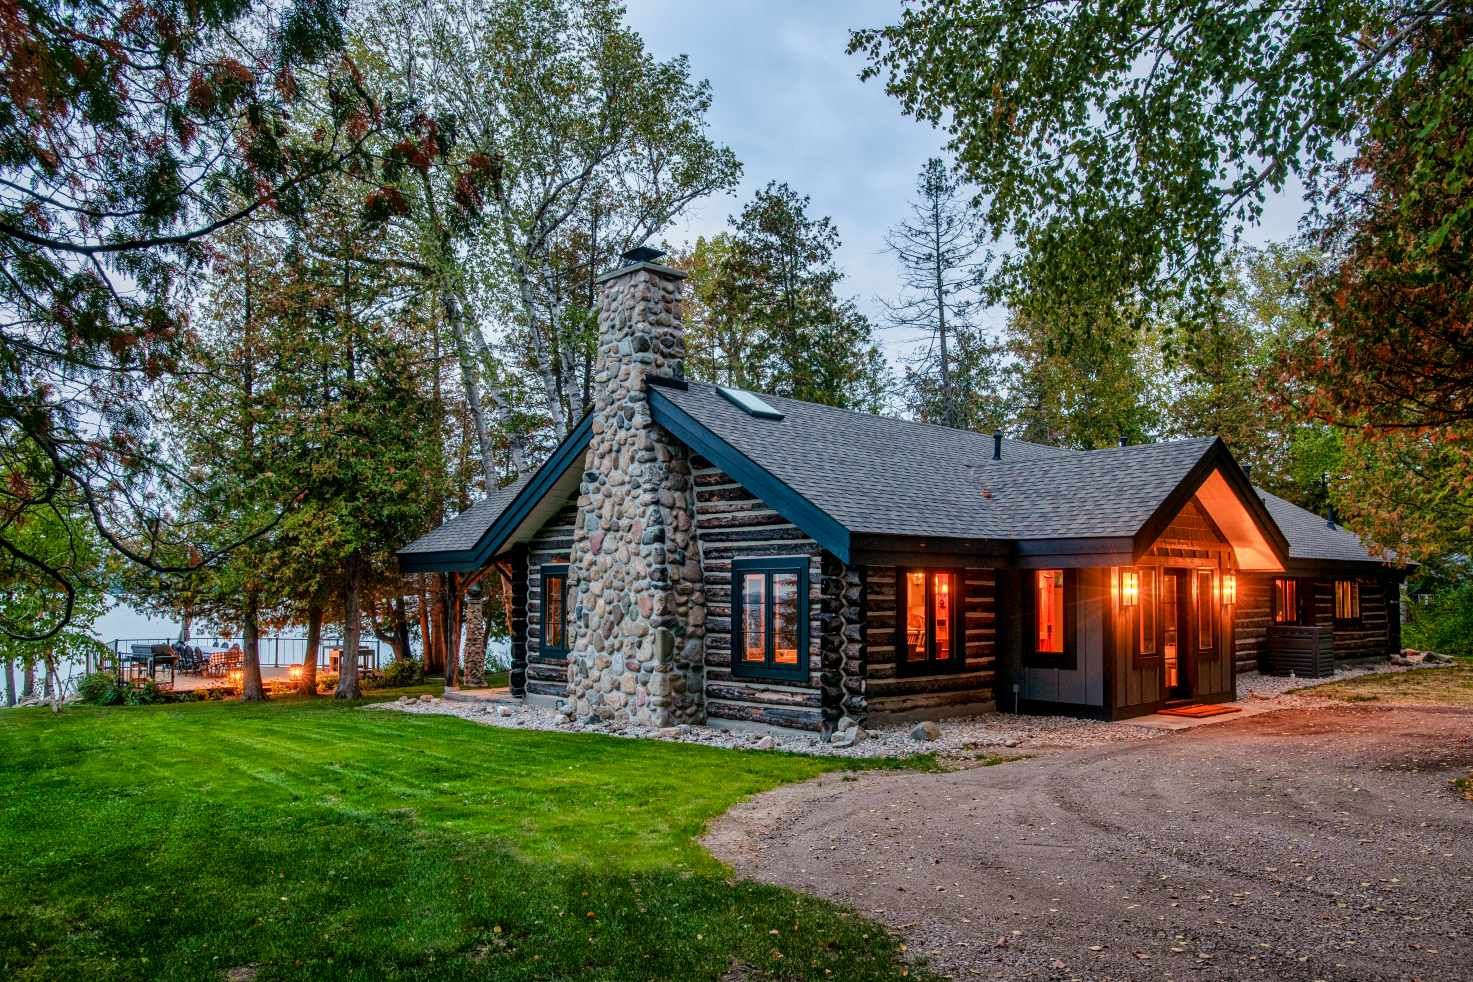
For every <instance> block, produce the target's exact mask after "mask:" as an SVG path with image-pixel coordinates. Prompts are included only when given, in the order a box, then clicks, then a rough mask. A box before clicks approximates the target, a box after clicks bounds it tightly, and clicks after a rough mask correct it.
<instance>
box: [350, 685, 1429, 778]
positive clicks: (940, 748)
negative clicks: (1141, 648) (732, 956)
mask: <svg viewBox="0 0 1473 982" xmlns="http://www.w3.org/2000/svg"><path fill="white" fill-rule="evenodd" d="M1424 667H1426V668H1431V667H1435V666H1434V665H1433V664H1432V663H1430V662H1428V663H1425V664H1424V663H1422V662H1416V663H1411V664H1394V663H1392V662H1386V663H1384V664H1377V665H1369V666H1364V667H1361V666H1357V667H1352V668H1345V669H1341V670H1339V671H1337V672H1336V673H1335V677H1334V678H1332V679H1303V678H1294V677H1292V676H1291V677H1289V678H1277V677H1274V676H1271V675H1260V674H1259V673H1257V672H1248V673H1245V674H1243V675H1239V676H1238V698H1239V699H1240V700H1242V701H1244V702H1247V701H1251V700H1256V701H1271V702H1273V703H1274V704H1275V708H1278V707H1280V706H1282V707H1283V708H1285V709H1289V708H1314V707H1319V706H1325V705H1328V704H1330V703H1331V700H1328V699H1325V698H1322V697H1318V696H1315V695H1313V693H1312V692H1290V690H1292V689H1300V688H1303V687H1304V686H1306V685H1319V684H1323V683H1327V682H1337V681H1341V680H1344V679H1351V678H1357V677H1359V676H1362V675H1373V674H1377V673H1385V672H1407V671H1413V670H1415V669H1417V668H1424ZM366 708H368V709H379V710H395V711H398V712H405V713H415V714H430V715H438V716H459V717H460V718H462V719H467V720H470V721H471V722H473V723H481V724H484V725H486V726H500V727H505V728H507V729H513V730H547V731H553V732H561V733H602V734H605V735H608V736H618V737H626V738H630V739H650V740H674V741H679V742H681V743H699V744H704V745H706V746H710V747H724V748H727V749H733V750H782V751H787V752H790V753H800V754H812V755H815V756H822V757H904V756H907V755H909V754H917V753H935V754H939V755H940V756H942V757H945V758H949V759H952V760H968V759H975V758H981V757H987V756H990V755H993V754H1008V753H1027V752H1029V751H1046V750H1060V749H1079V748H1084V747H1097V746H1102V745H1105V744H1111V743H1126V742H1130V741H1134V740H1149V739H1152V738H1154V737H1159V736H1162V735H1164V734H1166V733H1168V732H1170V731H1169V730H1166V729H1163V728H1160V727H1154V726H1148V725H1144V724H1140V723H1135V722H1131V721H1125V722H1119V723H1106V722H1102V721H1099V720H1089V719H1075V718H1073V717H1070V716H1019V715H1014V714H1011V713H982V714H980V715H976V716H963V717H956V718H953V719H943V720H940V721H938V722H937V724H936V726H937V727H939V730H940V733H939V735H938V736H937V737H936V738H935V739H933V740H926V741H922V740H917V739H915V738H914V737H913V736H911V732H912V730H914V729H915V728H916V724H914V723H903V724H901V723H897V724H889V725H883V726H878V727H876V728H874V729H869V728H866V729H865V732H864V737H863V739H861V740H859V741H858V742H857V743H855V744H853V745H852V746H835V745H833V744H829V743H824V742H822V741H820V740H819V739H818V737H817V736H815V735H810V734H806V733H781V734H779V733H772V734H762V733H738V732H731V731H728V730H718V729H716V728H714V727H709V726H684V725H682V726H672V727H665V728H663V729H655V728H653V727H645V726H624V727H614V726H607V725H595V724H586V723H581V722H577V721H571V720H569V719H568V718H567V717H565V716H563V715H561V714H560V713H557V712H556V711H554V710H552V709H545V708H542V707H539V706H530V705H526V704H523V703H515V702H495V703H490V702H484V703H482V702H462V701H460V700H449V699H441V698H439V697H438V696H428V695H426V696H420V697H418V698H410V697H409V696H404V697H401V698H400V699H398V700H396V701H394V702H383V703H375V704H373V705H371V706H368V707H366Z"/></svg>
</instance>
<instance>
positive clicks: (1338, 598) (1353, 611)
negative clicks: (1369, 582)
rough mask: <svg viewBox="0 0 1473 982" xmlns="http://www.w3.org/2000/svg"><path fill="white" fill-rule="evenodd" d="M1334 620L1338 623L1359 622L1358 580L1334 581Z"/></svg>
mask: <svg viewBox="0 0 1473 982" xmlns="http://www.w3.org/2000/svg"><path fill="white" fill-rule="evenodd" d="M1335 621H1336V623H1339V624H1359V623H1360V583H1359V582H1358V581H1356V580H1336V581H1335Z"/></svg>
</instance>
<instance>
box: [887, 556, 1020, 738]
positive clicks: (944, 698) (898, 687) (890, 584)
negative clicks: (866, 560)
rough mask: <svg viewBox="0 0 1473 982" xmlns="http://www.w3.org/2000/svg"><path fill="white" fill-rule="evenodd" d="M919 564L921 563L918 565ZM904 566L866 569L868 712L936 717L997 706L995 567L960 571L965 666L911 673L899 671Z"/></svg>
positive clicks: (986, 710)
mask: <svg viewBox="0 0 1473 982" xmlns="http://www.w3.org/2000/svg"><path fill="white" fill-rule="evenodd" d="M918 565H919V564H918ZM904 568H905V567H898V566H869V567H866V569H865V590H866V596H867V600H868V609H867V616H866V624H865V634H864V636H865V641H866V644H865V647H866V651H865V657H866V661H867V664H868V669H869V671H868V681H867V684H866V687H865V688H866V699H867V702H868V709H869V712H870V713H871V714H873V715H876V716H880V717H884V716H900V715H903V716H912V717H923V716H938V715H943V714H944V713H946V712H947V711H960V710H961V709H962V707H965V708H966V709H968V710H971V711H975V712H988V711H991V710H992V709H993V708H995V698H996V685H997V609H998V608H997V574H996V572H995V571H994V570H992V569H984V568H979V567H963V568H962V569H960V570H958V571H957V572H959V573H960V574H961V575H960V580H961V583H962V588H963V591H964V592H963V600H964V602H963V605H962V631H963V634H962V638H963V644H964V647H965V657H966V663H965V665H964V666H963V668H962V669H961V670H960V671H949V672H940V673H937V674H932V675H911V674H907V673H904V672H902V671H901V670H900V656H899V647H898V642H899V637H900V635H899V625H898V621H897V611H896V605H897V603H898V589H897V584H898V582H899V581H898V577H899V575H900V571H901V570H902V569H904Z"/></svg>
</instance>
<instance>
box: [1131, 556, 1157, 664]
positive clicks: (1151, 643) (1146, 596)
mask: <svg viewBox="0 0 1473 982" xmlns="http://www.w3.org/2000/svg"><path fill="white" fill-rule="evenodd" d="M1136 572H1137V573H1138V574H1139V577H1138V578H1139V584H1140V586H1139V588H1138V593H1137V596H1136V608H1135V622H1136V629H1135V654H1136V658H1137V659H1139V660H1140V661H1151V660H1153V659H1155V658H1156V657H1157V649H1156V621H1157V618H1156V604H1157V603H1158V602H1159V598H1160V596H1161V591H1160V589H1159V587H1158V586H1157V583H1158V580H1159V577H1160V570H1158V569H1157V568H1156V567H1154V566H1145V567H1142V568H1140V569H1138V570H1137V571H1136Z"/></svg>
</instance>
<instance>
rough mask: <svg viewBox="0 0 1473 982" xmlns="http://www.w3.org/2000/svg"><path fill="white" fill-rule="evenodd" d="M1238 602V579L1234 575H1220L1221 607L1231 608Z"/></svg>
mask: <svg viewBox="0 0 1473 982" xmlns="http://www.w3.org/2000/svg"><path fill="white" fill-rule="evenodd" d="M1237 602H1238V577H1237V575H1236V574H1234V573H1224V574H1222V605H1223V606H1224V607H1231V606H1232V605H1233V604H1235V603H1237Z"/></svg>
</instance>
